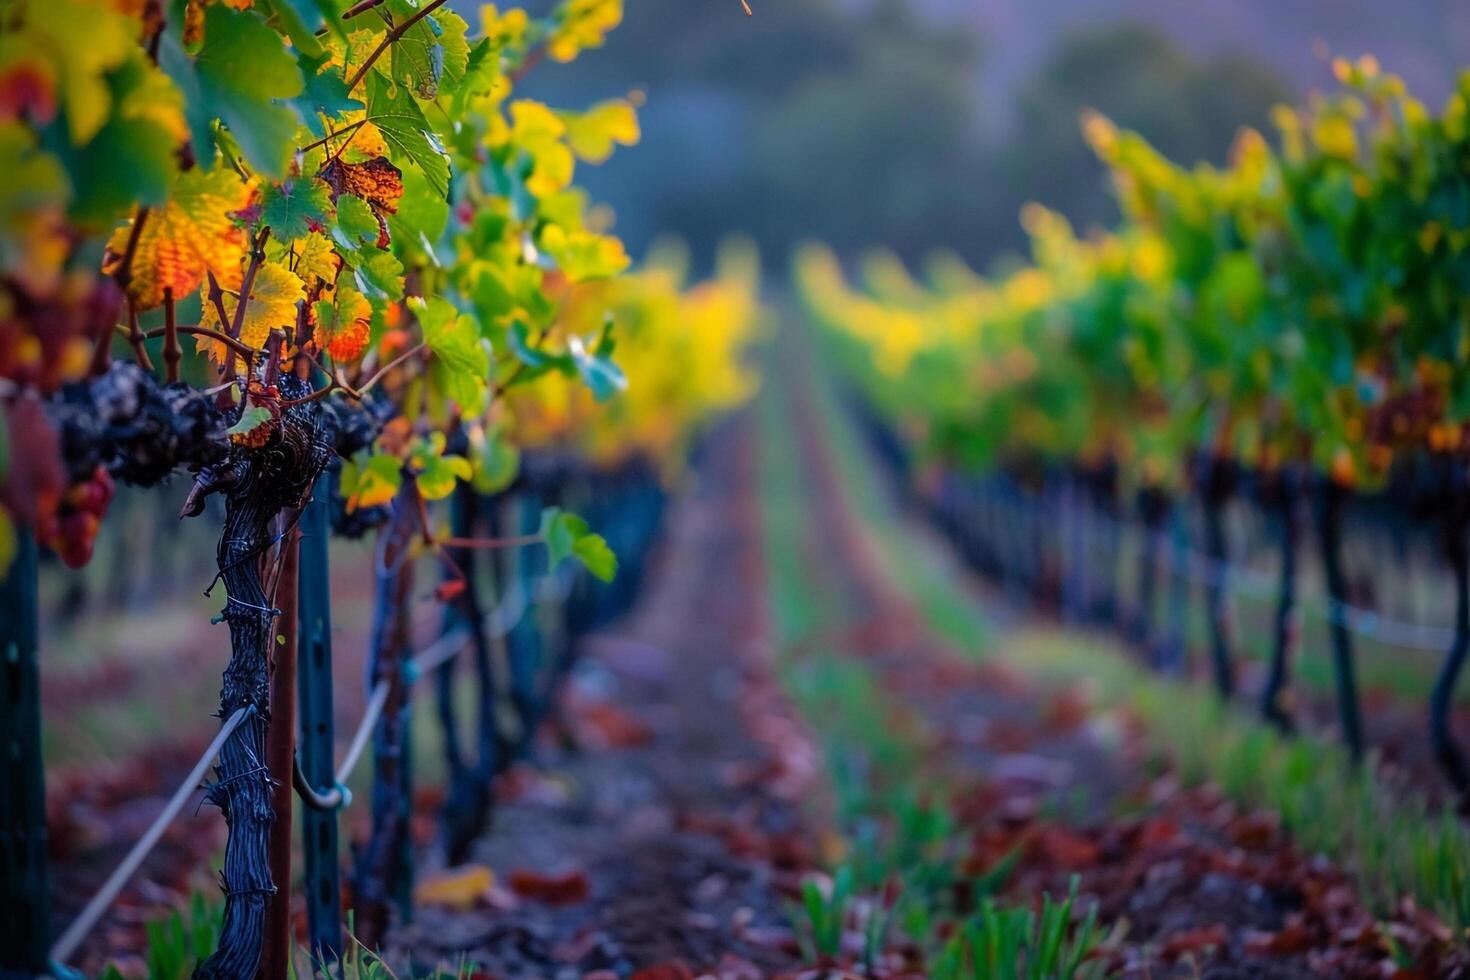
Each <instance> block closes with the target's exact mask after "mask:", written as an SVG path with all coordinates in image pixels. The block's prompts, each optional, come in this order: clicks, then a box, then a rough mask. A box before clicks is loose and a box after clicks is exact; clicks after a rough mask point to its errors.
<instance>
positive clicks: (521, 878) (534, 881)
mask: <svg viewBox="0 0 1470 980" xmlns="http://www.w3.org/2000/svg"><path fill="white" fill-rule="evenodd" d="M510 887H511V891H513V892H515V893H516V894H517V895H520V896H522V897H524V898H534V899H535V900H536V901H538V902H545V903H546V904H547V905H576V904H578V903H580V902H585V901H587V898H588V896H589V895H590V894H591V892H592V886H591V884H590V883H589V882H588V881H587V873H586V872H585V871H582V870H581V869H578V870H575V871H567V872H564V873H562V874H542V873H541V872H539V871H528V870H526V869H524V868H518V869H517V870H515V871H512V872H511V873H510Z"/></svg>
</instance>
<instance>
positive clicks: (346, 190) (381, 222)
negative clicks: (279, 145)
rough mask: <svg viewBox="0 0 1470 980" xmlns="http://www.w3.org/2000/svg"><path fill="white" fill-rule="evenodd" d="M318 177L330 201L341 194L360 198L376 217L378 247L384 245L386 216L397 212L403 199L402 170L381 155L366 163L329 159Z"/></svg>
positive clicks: (386, 224)
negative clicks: (324, 186) (324, 184)
mask: <svg viewBox="0 0 1470 980" xmlns="http://www.w3.org/2000/svg"><path fill="white" fill-rule="evenodd" d="M321 177H322V179H323V180H325V181H326V182H327V184H328V185H330V186H331V188H332V200H334V201H335V200H336V199H337V198H338V197H339V196H340V195H342V194H352V195H354V196H356V197H360V198H362V199H363V200H364V201H366V202H367V203H368V206H369V207H371V208H372V209H373V214H374V215H376V216H377V219H378V243H377V244H378V248H387V247H388V220H387V217H386V216H387V215H390V214H397V213H398V202H399V200H401V199H402V198H403V172H402V171H400V170H399V169H398V168H397V167H395V166H393V164H391V163H389V162H388V161H387V159H385V158H383V157H374V158H373V159H371V160H368V161H367V162H366V163H347V162H345V161H343V160H341V159H337V160H333V161H332V162H331V163H329V164H327V165H326V166H325V167H324V168H322V173H321Z"/></svg>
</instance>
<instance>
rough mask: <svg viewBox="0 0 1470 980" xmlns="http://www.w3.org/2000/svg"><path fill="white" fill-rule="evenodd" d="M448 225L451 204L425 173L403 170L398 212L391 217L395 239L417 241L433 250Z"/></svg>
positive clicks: (410, 169)
mask: <svg viewBox="0 0 1470 980" xmlns="http://www.w3.org/2000/svg"><path fill="white" fill-rule="evenodd" d="M448 224H449V201H448V200H446V199H445V198H444V197H443V196H442V195H439V194H436V193H434V189H433V188H432V187H430V186H429V181H428V178H426V177H425V176H424V174H423V172H422V171H420V170H417V169H415V168H412V167H410V168H409V169H407V170H405V171H403V197H401V198H399V200H398V213H397V214H393V215H390V216H389V217H388V227H389V229H390V231H391V233H392V238H393V240H394V241H395V242H400V241H416V242H419V243H420V244H422V245H424V246H425V247H426V248H430V249H432V247H433V245H434V243H435V242H437V241H439V239H440V237H441V236H442V235H443V234H444V228H445V226H447V225H448Z"/></svg>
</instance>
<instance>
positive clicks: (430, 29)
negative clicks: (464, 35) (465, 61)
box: [388, 0, 444, 99]
mask: <svg viewBox="0 0 1470 980" xmlns="http://www.w3.org/2000/svg"><path fill="white" fill-rule="evenodd" d="M388 6H389V7H390V8H391V9H392V12H393V14H394V15H395V16H396V17H397V18H398V19H399V20H407V19H408V18H409V17H412V16H413V15H414V13H415V12H416V11H417V10H418V9H419V6H418V4H416V3H410V2H408V0H394V2H391V3H389V4H388ZM442 33H443V29H442V28H441V27H440V26H439V24H438V22H437V21H436V19H435V18H434V17H432V16H429V17H421V18H419V20H417V21H415V22H414V24H413V26H412V27H410V28H409V29H408V30H406V31H404V32H403V33H402V34H400V35H399V36H398V40H396V41H394V42H393V48H392V51H391V54H390V56H389V63H390V66H391V67H390V69H389V70H390V71H391V73H392V75H393V80H394V81H395V82H399V83H401V84H404V85H408V86H409V87H411V88H412V89H413V90H414V92H415V93H416V94H417V95H418V97H419V98H421V99H432V98H434V97H435V96H437V95H438V94H439V78H440V77H441V76H442V75H443V74H444V48H443V46H442V45H441V44H440V43H439V36H440V35H441V34H442Z"/></svg>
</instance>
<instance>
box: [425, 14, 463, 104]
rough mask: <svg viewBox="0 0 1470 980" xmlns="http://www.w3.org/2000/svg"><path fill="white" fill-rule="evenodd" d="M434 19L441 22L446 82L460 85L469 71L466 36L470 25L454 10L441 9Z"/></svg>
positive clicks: (440, 39) (441, 41)
mask: <svg viewBox="0 0 1470 980" xmlns="http://www.w3.org/2000/svg"><path fill="white" fill-rule="evenodd" d="M434 18H435V19H436V20H437V21H438V22H439V28H440V31H439V46H440V47H442V48H443V49H444V81H446V82H449V83H451V84H454V85H458V84H459V83H460V82H461V81H462V80H463V79H464V77H465V72H467V71H468V70H469V64H470V44H469V41H468V40H466V39H465V35H466V34H468V33H469V30H470V25H469V24H467V23H465V19H464V18H463V17H461V16H460V15H459V14H456V13H455V12H453V11H452V10H443V9H441V10H440V11H438V12H437V13H436V14H435V15H434Z"/></svg>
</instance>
